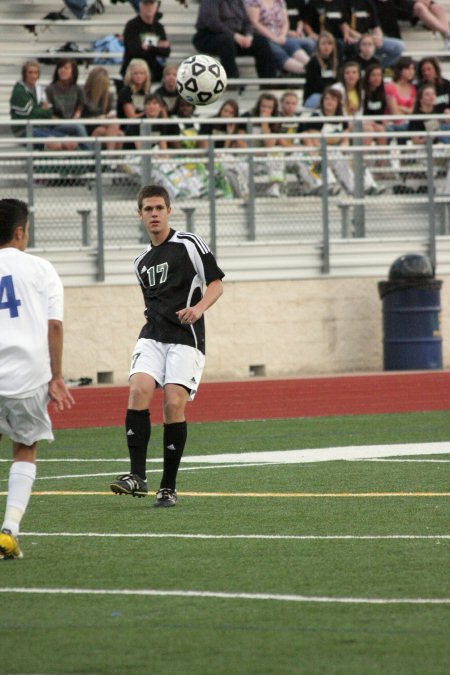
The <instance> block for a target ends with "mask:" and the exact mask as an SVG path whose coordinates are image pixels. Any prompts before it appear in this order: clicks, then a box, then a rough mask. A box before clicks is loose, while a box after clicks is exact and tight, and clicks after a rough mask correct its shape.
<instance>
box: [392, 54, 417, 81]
mask: <svg viewBox="0 0 450 675" xmlns="http://www.w3.org/2000/svg"><path fill="white" fill-rule="evenodd" d="M410 66H415V62H414V59H412V58H411V57H410V56H399V57H398V59H397V61H396V63H395V66H394V72H393V73H392V79H393V81H394V82H398V80H399V79H400V73H401V72H402V70H406V68H410Z"/></svg>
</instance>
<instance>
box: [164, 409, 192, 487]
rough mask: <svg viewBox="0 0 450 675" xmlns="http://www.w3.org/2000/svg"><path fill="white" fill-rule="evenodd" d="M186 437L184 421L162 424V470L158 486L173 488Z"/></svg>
mask: <svg viewBox="0 0 450 675" xmlns="http://www.w3.org/2000/svg"><path fill="white" fill-rule="evenodd" d="M186 438H187V424H186V422H174V423H173V424H165V425H164V471H163V476H162V479H161V485H160V488H170V489H171V490H175V486H176V481H177V473H178V467H179V466H180V461H181V457H182V455H183V450H184V446H185V445H186Z"/></svg>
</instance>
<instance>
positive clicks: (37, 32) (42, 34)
mask: <svg viewBox="0 0 450 675" xmlns="http://www.w3.org/2000/svg"><path fill="white" fill-rule="evenodd" d="M104 4H105V12H104V14H101V15H95V16H92V17H90V18H89V19H88V20H84V21H79V20H77V19H75V18H74V17H73V16H72V15H71V14H70V12H69V11H68V10H67V9H65V10H64V14H65V16H67V17H69V19H68V20H66V21H49V20H47V21H44V20H43V17H45V16H46V15H47V14H48V13H49V12H58V11H60V10H61V9H62V8H63V3H62V1H61V0H28V2H25V1H21V0H19V1H17V2H3V3H2V8H1V11H0V38H2V43H3V44H4V49H3V50H2V53H1V54H0V71H1V76H0V118H4V117H7V116H8V115H9V96H10V92H11V89H12V86H13V84H14V82H15V81H16V80H17V79H18V77H19V73H20V65H21V64H22V63H23V62H24V61H25V60H26V59H27V58H38V57H42V56H43V55H45V53H46V52H47V50H55V49H58V48H59V47H61V45H63V44H64V43H66V42H67V41H68V40H71V41H73V42H76V43H77V44H78V45H79V47H80V49H81V50H83V51H86V57H88V56H90V55H91V54H90V53H92V43H93V42H94V40H96V39H97V38H100V37H102V36H104V35H107V34H110V33H116V34H120V33H121V32H122V31H123V27H124V26H125V23H126V22H127V21H128V20H129V19H130V18H132V17H133V16H134V10H133V8H132V7H131V5H130V4H128V3H116V4H112V3H111V2H107V1H106V0H105V3H104ZM443 4H444V5H445V6H446V8H447V10H448V11H449V13H450V0H443ZM197 11H198V4H197V2H196V1H195V0H188V2H187V5H186V6H185V7H183V6H182V5H180V3H179V2H178V0H162V2H161V12H162V13H163V19H162V21H163V23H164V25H165V27H166V31H167V34H168V37H169V40H170V42H171V45H172V54H171V57H170V61H171V62H172V61H173V62H175V63H176V62H179V61H181V60H182V59H183V58H185V57H186V56H188V55H190V54H192V53H193V52H194V49H193V47H192V44H191V37H192V34H193V32H194V24H195V19H196V15H197ZM401 26H402V34H403V39H404V42H405V45H406V51H407V53H408V54H410V55H412V56H413V57H414V58H417V59H419V58H420V57H421V56H425V55H427V56H430V55H435V56H437V57H438V58H439V59H440V61H441V63H442V68H443V73H444V75H446V76H450V51H446V50H444V48H443V43H442V40H441V38H440V36H438V35H434V34H433V33H431V32H430V31H428V30H426V29H425V28H423V27H422V26H420V25H416V26H415V27H412V26H411V25H409V24H408V23H402V24H401ZM84 61H86V58H85V59H84ZM239 65H240V71H241V78H242V81H243V82H246V83H247V86H246V87H245V88H244V90H243V91H241V92H240V93H239V98H240V108H241V109H242V110H246V109H248V108H250V107H251V105H252V103H253V102H254V100H255V98H256V85H254V80H255V78H256V73H255V69H254V66H253V60H252V59H251V58H248V57H241V58H240V59H239ZM89 67H90V66H89V65H87V66H85V67H83V68H81V73H80V81H81V82H83V81H84V79H85V77H86V75H87V73H88V71H89ZM106 67H107V68H108V70H109V72H110V74H111V75H112V76H118V72H119V67H118V66H117V65H107V66H106ZM53 68H54V67H53V66H51V65H44V64H43V65H42V74H41V82H42V83H43V84H45V83H46V82H48V81H49V79H50V77H51V75H52V73H53ZM290 80H291V81H289V79H288V80H287V81H286V87H287V86H288V85H291V86H293V87H295V88H299V90H300V93H301V86H302V79H301V78H295V79H294V78H290ZM283 82H285V80H283ZM252 83H253V85H254V86H251V85H252ZM236 95H237V93H236ZM211 111H212V112H214V109H213V108H210V109H208V114H211ZM200 112H201V111H200Z"/></svg>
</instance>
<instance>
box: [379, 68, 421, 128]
mask: <svg viewBox="0 0 450 675" xmlns="http://www.w3.org/2000/svg"><path fill="white" fill-rule="evenodd" d="M415 74H416V68H415V65H414V61H413V60H412V58H411V57H409V56H401V57H400V58H399V59H398V61H397V63H396V64H395V68H394V74H393V77H392V82H387V83H386V84H385V87H384V88H385V91H386V104H387V113H388V115H397V114H399V113H403V114H404V115H405V114H406V115H412V113H413V110H414V103H415V101H416V93H417V90H416V86H415V85H414V84H413V83H412V81H413V79H414V77H415ZM388 128H390V129H391V130H392V129H393V130H395V131H405V130H407V129H408V121H407V120H404V119H398V120H393V123H392V125H389V127H388Z"/></svg>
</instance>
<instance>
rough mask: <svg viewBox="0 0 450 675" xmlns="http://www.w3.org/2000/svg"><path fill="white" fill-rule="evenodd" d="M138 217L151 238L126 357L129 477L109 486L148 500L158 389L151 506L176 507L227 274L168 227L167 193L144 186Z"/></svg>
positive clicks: (141, 259)
mask: <svg viewBox="0 0 450 675" xmlns="http://www.w3.org/2000/svg"><path fill="white" fill-rule="evenodd" d="M138 212H139V215H140V217H141V219H142V222H143V224H144V226H145V227H146V229H147V232H148V235H149V238H150V244H149V246H148V247H147V248H146V249H145V251H143V252H142V253H141V255H139V256H138V257H137V258H136V260H135V261H134V268H135V272H136V275H137V278H138V280H139V283H140V285H141V289H142V293H143V295H144V302H145V312H144V313H145V317H146V323H145V324H144V326H143V328H142V330H141V332H140V334H139V338H138V341H137V343H136V346H135V348H134V351H133V355H132V358H131V369H130V390H129V399H128V410H127V414H126V420H125V427H126V436H127V443H128V451H129V454H130V463H131V468H130V473H127V474H123V475H121V476H118V477H117V479H116V480H115V481H113V482H112V483H111V486H110V487H111V490H112V491H113V492H115V493H116V494H128V495H133V497H145V496H146V495H147V492H148V490H147V480H146V473H145V465H146V459H147V446H148V443H149V440H150V432H151V424H150V412H149V407H150V403H151V400H152V398H153V394H154V392H155V389H156V388H157V387H162V388H163V391H164V394H163V416H164V466H163V475H162V479H161V483H160V488H159V490H158V492H157V495H156V501H155V502H154V506H175V504H176V501H177V493H176V477H177V472H178V467H179V465H180V460H181V456H182V454H183V450H184V446H185V443H186V437H187V426H186V418H185V407H186V403H187V401H188V400H192V399H193V398H194V396H195V393H196V391H197V388H198V386H199V383H200V378H201V376H202V371H203V366H204V362H205V323H204V318H203V314H204V312H205V311H206V310H207V309H208V307H211V305H212V304H214V303H215V302H216V300H218V299H219V298H220V296H221V295H222V292H223V288H222V278H223V276H224V273H223V272H222V270H221V269H220V268H219V267H218V265H217V263H216V260H215V258H214V256H213V254H212V253H211V251H210V249H209V248H208V246H207V245H206V243H205V242H204V241H203V240H202V239H201V238H200V237H198V236H197V235H195V234H191V233H189V232H177V231H175V230H173V229H172V228H171V227H170V225H169V216H170V212H171V207H170V198H169V194H168V192H167V190H166V189H165V188H163V187H161V186H160V185H148V186H146V187H143V188H142V189H141V190H140V192H139V194H138ZM203 285H206V289H205V293H204V294H203V293H202V287H203Z"/></svg>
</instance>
